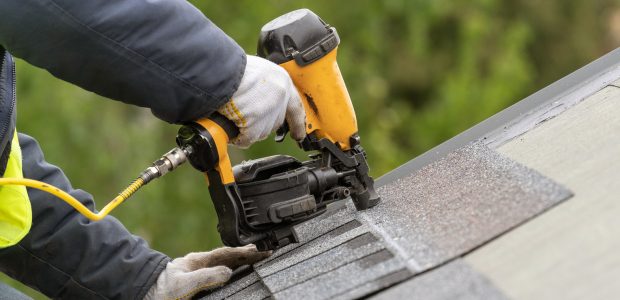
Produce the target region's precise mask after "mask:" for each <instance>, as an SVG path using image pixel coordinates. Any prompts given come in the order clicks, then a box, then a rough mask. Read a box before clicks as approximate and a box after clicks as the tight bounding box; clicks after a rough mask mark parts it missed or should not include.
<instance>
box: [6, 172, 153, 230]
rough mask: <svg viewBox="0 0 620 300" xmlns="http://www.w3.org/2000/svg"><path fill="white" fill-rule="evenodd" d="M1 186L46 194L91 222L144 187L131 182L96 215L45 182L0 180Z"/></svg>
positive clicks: (139, 182) (18, 179) (14, 179)
mask: <svg viewBox="0 0 620 300" xmlns="http://www.w3.org/2000/svg"><path fill="white" fill-rule="evenodd" d="M2 185H23V186H27V187H30V188H34V189H38V190H42V191H45V192H48V193H50V194H52V195H54V196H56V197H58V198H60V199H61V200H63V201H65V202H67V204H69V205H71V206H72V207H73V208H75V210H77V211H78V212H79V213H81V214H82V215H84V216H85V217H87V218H88V219H90V220H91V221H99V220H101V219H103V218H104V217H105V216H107V215H108V214H109V213H110V212H111V211H112V210H113V209H115V208H116V207H117V206H119V205H120V204H121V203H123V201H125V200H127V198H129V197H131V195H132V194H133V193H135V192H136V191H137V190H138V189H139V188H141V187H142V186H143V185H144V180H143V179H142V178H138V179H136V180H134V182H132V183H131V184H130V185H129V186H128V187H127V188H125V189H124V190H123V191H122V192H121V193H120V194H118V196H116V197H115V198H114V199H112V201H110V203H108V204H106V206H104V207H103V209H102V210H101V211H100V212H98V213H94V212H92V211H91V210H90V209H88V208H87V207H86V206H84V204H82V203H81V202H80V201H78V200H77V199H75V198H74V197H73V196H71V195H69V194H68V193H67V192H65V191H63V190H61V189H59V188H57V187H55V186H53V185H51V184H48V183H45V182H41V181H38V180H33V179H26V178H0V186H2Z"/></svg>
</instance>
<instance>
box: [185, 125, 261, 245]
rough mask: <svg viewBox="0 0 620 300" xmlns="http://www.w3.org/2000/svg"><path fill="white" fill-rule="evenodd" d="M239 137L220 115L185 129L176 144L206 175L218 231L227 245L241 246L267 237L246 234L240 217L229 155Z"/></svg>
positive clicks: (239, 202) (238, 199)
mask: <svg viewBox="0 0 620 300" xmlns="http://www.w3.org/2000/svg"><path fill="white" fill-rule="evenodd" d="M238 134H239V129H238V128H237V126H236V125H235V124H234V123H233V122H232V121H230V120H228V119H227V118H226V117H224V116H222V115H220V114H219V113H214V114H213V115H211V116H210V117H209V118H205V119H200V120H197V121H195V122H191V123H189V124H186V125H184V126H182V127H181V128H180V129H179V132H178V134H177V139H176V141H177V144H178V145H179V147H181V148H185V149H188V150H189V151H187V152H188V153H189V155H188V160H189V162H190V163H191V164H192V166H193V167H194V168H196V169H198V170H199V171H201V172H203V173H204V174H205V177H206V179H207V184H208V185H209V193H210V194H211V199H212V201H213V205H214V206H215V210H216V212H217V215H218V220H219V224H218V231H219V233H220V236H221V238H222V242H224V244H225V245H228V246H242V245H247V244H250V243H254V242H255V241H257V240H260V239H262V238H264V236H262V235H256V234H253V235H250V236H245V235H243V233H242V232H243V228H240V222H239V221H240V218H244V215H243V213H244V212H243V211H244V210H243V203H242V202H241V196H240V195H239V189H238V187H237V184H236V182H235V177H234V174H233V170H232V165H231V163H230V158H229V156H228V147H227V146H228V142H229V140H230V139H231V138H234V137H236V136H237V135H238Z"/></svg>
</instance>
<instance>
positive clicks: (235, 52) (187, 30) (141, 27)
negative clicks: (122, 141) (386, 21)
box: [0, 0, 305, 299]
mask: <svg viewBox="0 0 620 300" xmlns="http://www.w3.org/2000/svg"><path fill="white" fill-rule="evenodd" d="M0 15H1V17H0V46H1V48H0V58H1V66H0V67H1V69H0V153H1V157H0V174H3V176H4V177H21V176H23V177H26V178H31V179H35V180H40V181H44V182H47V183H50V184H52V185H55V186H57V187H59V188H61V189H62V190H64V191H66V192H68V193H69V194H71V195H72V196H74V197H75V198H77V199H79V200H80V201H81V202H82V203H84V204H85V205H86V206H87V207H89V208H90V209H91V210H92V209H94V202H93V199H92V196H91V195H89V194H88V193H86V192H84V191H82V190H77V189H73V188H72V187H71V184H70V182H69V180H68V179H67V178H66V177H65V175H64V174H63V172H62V171H61V170H60V169H59V168H58V167H56V166H53V165H51V164H49V163H47V162H46V161H45V160H44V158H43V154H42V151H41V149H40V148H39V145H38V144H37V142H36V141H35V140H34V139H33V138H32V137H29V136H27V135H24V134H17V133H16V132H17V131H16V128H15V120H16V109H15V100H16V99H15V73H14V65H13V59H12V57H11V55H14V56H16V57H19V58H22V59H24V60H26V61H27V62H29V63H30V64H33V65H35V66H38V67H40V68H43V69H46V70H47V71H49V72H50V73H51V74H53V75H54V76H56V77H58V78H60V79H63V80H66V81H68V82H71V83H74V84H76V85H78V86H80V87H82V88H84V89H87V90H89V91H92V92H95V93H97V94H99V95H102V96H105V97H108V98H110V99H115V100H119V101H122V102H125V103H128V104H133V105H138V106H143V107H148V108H150V109H151V111H152V112H153V114H154V115H155V116H156V117H158V118H160V119H162V120H164V121H166V122H169V123H174V124H181V123H184V122H189V121H192V120H197V119H199V118H203V117H206V116H209V115H210V114H211V113H213V112H215V111H219V112H220V113H221V114H223V115H225V116H227V117H228V118H229V119H231V120H232V121H233V122H235V124H236V125H237V126H238V127H239V129H240V135H239V137H237V138H236V139H234V140H233V141H232V142H233V143H234V144H236V145H238V146H241V147H248V146H249V145H251V144H252V143H254V142H256V141H258V140H261V139H264V138H266V137H267V136H268V135H269V134H270V133H271V132H272V131H274V130H275V129H276V128H278V127H279V126H280V125H282V124H283V123H284V122H285V121H287V122H288V124H289V127H290V130H291V135H292V137H293V138H295V139H298V140H299V139H302V138H303V137H304V135H305V131H304V120H305V115H304V111H303V108H302V104H301V102H300V99H299V95H298V93H297V92H296V90H295V88H294V86H293V84H292V81H291V79H290V78H289V76H288V74H287V73H286V71H284V69H282V68H280V67H279V66H277V65H275V64H273V63H271V62H269V61H266V60H264V59H262V58H258V57H255V56H249V55H247V56H246V55H245V54H244V52H243V50H242V49H241V48H240V47H239V46H238V45H237V44H236V43H235V42H234V41H233V40H232V39H231V38H229V37H228V36H227V35H226V34H225V33H224V32H222V31H221V30H220V29H219V28H217V27H216V26H215V25H214V24H213V23H211V22H210V21H209V20H208V19H207V18H205V17H204V16H203V15H202V13H201V12H200V11H199V10H197V9H196V8H195V7H193V6H192V5H191V4H189V3H188V2H186V1H185V0H161V1H158V0H123V1H120V0H116V1H113V0H88V1H73V0H2V1H0ZM5 49H6V50H5ZM231 99H232V100H231ZM50 105H53V103H50ZM49 121H50V122H53V121H58V122H68V121H70V120H51V119H50V120H49ZM0 247H1V249H0V270H1V271H2V272H4V273H6V274H8V275H9V276H11V277H13V278H15V279H17V280H19V281H21V282H23V283H25V284H26V285H29V286H31V287H33V288H35V289H37V290H39V291H41V292H42V293H44V294H45V295H47V296H49V297H52V298H66V299H108V298H111V299H143V298H148V299H177V298H189V297H191V296H192V295H194V294H195V293H197V292H198V291H200V290H202V289H207V288H210V287H213V286H217V285H221V284H223V283H224V282H226V281H227V280H228V279H229V278H230V276H231V273H232V270H231V269H234V268H236V267H238V266H240V265H244V264H251V263H253V262H256V261H257V260H260V259H262V258H264V257H265V256H266V255H267V254H266V253H261V252H258V251H257V250H256V248H255V247H253V246H246V247H240V248H220V249H216V250H214V251H211V252H206V253H191V254H188V255H187V256H185V257H183V258H178V259H175V260H171V259H170V258H168V257H167V256H166V255H164V254H162V253H160V252H157V251H155V250H152V249H150V248H149V247H148V245H147V243H146V242H145V241H144V240H142V239H140V238H139V237H136V236H134V235H131V234H130V233H129V232H128V231H127V230H126V229H125V228H124V227H123V225H122V224H121V223H120V222H119V221H118V220H117V219H115V218H113V217H110V216H108V217H106V218H105V219H103V220H101V221H99V222H91V221H89V220H87V219H86V218H85V217H83V216H81V215H80V214H79V213H77V212H76V211H75V210H73V208H71V207H70V206H69V205H67V204H66V203H64V202H62V201H59V200H58V199H55V198H54V196H52V195H50V194H47V193H44V192H41V191H38V190H26V188H24V187H22V186H3V187H1V188H0Z"/></svg>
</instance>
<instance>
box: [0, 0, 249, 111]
mask: <svg viewBox="0 0 620 300" xmlns="http://www.w3.org/2000/svg"><path fill="white" fill-rule="evenodd" d="M0 16H2V17H0V45H3V46H4V47H5V48H7V50H9V52H11V53H12V54H13V55H15V56H16V57H19V58H22V59H24V60H26V61H28V62H29V63H31V64H33V65H36V66H38V67H41V68H44V69H46V70H47V71H49V72H50V73H52V74H53V75H54V76H56V77H58V78H60V79H63V80H66V81H69V82H71V83H74V84H76V85H78V86H80V87H82V88H84V89H86V90H89V91H92V92H95V93H97V94H99V95H102V96H105V97H108V98H112V99H115V100H120V101H122V102H125V103H129V104H134V105H138V106H143V107H148V108H150V109H151V111H152V112H153V114H155V116H157V117H159V118H160V119H163V120H165V121H168V122H171V123H182V122H186V121H191V120H195V119H197V118H199V117H204V116H207V115H208V114H210V113H212V112H213V111H215V110H217V108H218V107H219V106H221V105H222V104H224V103H225V102H226V101H227V100H228V99H230V98H231V96H232V94H233V93H234V92H235V91H236V90H237V87H238V85H239V82H240V80H241V77H242V76H243V72H244V69H245V62H246V57H245V54H244V52H243V50H242V49H241V48H240V47H239V45H237V44H236V43H235V42H234V41H233V40H232V39H231V38H230V37H228V36H227V35H226V34H225V33H224V32H222V31H221V30H220V29H219V28H218V27H217V26H215V25H214V24H213V23H212V22H211V21H209V20H208V19H207V18H206V17H205V16H204V15H203V14H202V13H201V12H200V11H199V10H198V9H196V8H195V7H194V6H192V5H191V4H189V3H188V2H187V1H186V0H88V1H75V0H2V1H0Z"/></svg>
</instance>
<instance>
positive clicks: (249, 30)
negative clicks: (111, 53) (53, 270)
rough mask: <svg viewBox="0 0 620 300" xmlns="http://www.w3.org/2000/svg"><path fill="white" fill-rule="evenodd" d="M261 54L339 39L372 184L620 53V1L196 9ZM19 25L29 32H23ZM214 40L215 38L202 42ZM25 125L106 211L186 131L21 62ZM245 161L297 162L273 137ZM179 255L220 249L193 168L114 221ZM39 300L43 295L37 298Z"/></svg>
mask: <svg viewBox="0 0 620 300" xmlns="http://www.w3.org/2000/svg"><path fill="white" fill-rule="evenodd" d="M190 2H192V3H193V4H194V5H196V6H197V7H198V8H199V9H201V10H202V11H203V12H204V13H205V14H206V15H207V16H208V17H209V18H210V19H211V20H212V21H213V22H215V23H216V24H218V25H219V26H220V27H221V28H222V29H223V30H224V31H225V32H227V33H228V34H229V35H230V36H231V37H233V38H234V39H235V40H236V41H237V42H238V43H239V44H240V45H241V46H242V47H243V48H244V49H245V50H246V51H247V52H248V53H250V54H253V53H255V52H256V42H257V37H258V32H259V30H260V28H261V26H262V25H263V24H264V23H266V22H268V21H269V20H271V19H272V18H275V17H277V16H279V15H281V14H283V13H286V12H288V11H291V10H294V9H297V8H301V7H307V8H310V9H312V10H313V11H315V12H316V13H317V14H318V15H320V16H321V17H322V18H323V19H324V20H326V21H328V22H329V23H331V24H332V25H334V26H335V27H336V28H337V29H338V32H339V34H340V37H341V40H342V42H341V45H340V47H339V57H338V60H339V65H340V68H341V70H342V72H343V76H344V78H345V80H346V82H347V87H348V89H349V92H350V93H351V97H352V99H353V101H354V106H355V108H356V112H357V116H358V122H359V127H360V134H361V136H362V141H363V145H364V147H365V148H366V149H367V151H368V155H369V160H370V161H369V162H370V166H371V169H372V174H373V175H374V176H377V177H378V176H380V175H381V174H383V173H385V172H387V171H389V170H391V169H393V168H394V167H396V166H398V165H400V164H402V163H404V162H406V161H407V160H409V159H412V158H414V157H415V156H417V155H418V154H420V153H422V152H424V151H426V150H428V149H430V148H431V147H433V146H435V145H437V144H439V143H440V142H442V141H444V140H446V139H448V138H450V137H452V136H454V135H456V134H458V133H459V132H461V131H463V130H465V129H467V128H469V127H471V126H472V125H474V124H475V123H477V122H480V121H481V120H483V119H485V118H487V117H489V116H490V115H492V114H494V113H496V112H498V111H500V110H501V109H503V108H505V107H507V106H509V105H511V104H512V103H514V102H516V101H518V100H520V99H522V98H523V97H525V96H527V95H529V94H531V93H533V92H535V91H536V90H538V89H540V88H542V87H544V86H546V85H548V84H550V83H551V82H553V81H555V80H557V79H559V78H560V77H562V76H564V75H566V74H568V73H570V72H571V71H573V70H575V69H577V68H578V67H580V66H582V65H584V64H586V63H588V62H589V61H592V60H594V59H595V58H597V57H599V56H601V55H603V54H604V53H606V52H608V51H610V50H611V49H613V48H615V47H617V46H618V45H619V43H620V33H619V32H620V29H618V28H620V25H618V24H620V21H619V20H620V17H619V16H620V9H619V8H618V7H619V6H618V4H617V2H616V1H614V0H595V1H577V0H568V1H559V0H555V1H535V0H515V1H509V2H506V1H499V0H472V1H447V0H433V1H430V0H414V1H411V0H384V1H372V0H360V1H327V0H315V1H287V0H267V1H250V0H242V1H190ZM16 26H18V25H17V24H16ZM205 43H208V41H205ZM17 73H18V98H19V105H18V111H19V112H18V128H19V130H21V131H22V132H25V133H28V134H30V135H32V136H34V137H36V138H37V139H38V140H39V141H40V143H41V145H42V147H43V149H44V150H45V152H46V155H47V156H46V158H47V159H48V161H50V162H52V163H55V164H57V165H59V166H61V167H63V168H64V170H65V172H66V173H67V175H68V176H69V178H71V179H72V181H73V184H74V186H75V187H77V188H82V189H84V190H87V191H89V192H91V193H93V194H94V195H95V196H96V199H97V201H98V207H102V206H103V205H104V204H105V202H107V201H109V199H111V197H112V196H113V195H116V193H117V192H118V191H119V189H120V188H122V187H124V186H125V184H127V183H128V182H129V181H130V180H132V178H133V177H134V176H136V175H137V173H138V172H140V171H141V170H142V169H143V168H144V167H145V166H146V165H147V164H148V163H150V162H151V161H152V160H154V159H156V158H158V157H159V156H160V155H161V154H162V153H164V152H165V151H167V150H168V149H170V148H171V147H173V146H174V136H175V133H176V129H177V128H176V126H173V125H169V124H165V123H163V122H160V121H158V120H157V119H155V118H153V117H152V116H151V114H150V112H149V111H148V110H145V109H141V108H136V107H130V106H127V105H123V104H121V103H117V102H114V101H103V100H102V99H101V97H99V96H96V95H94V94H92V93H89V92H86V91H84V90H81V89H80V88H78V87H75V86H72V85H70V84H68V83H65V82H62V81H60V80H58V79H56V78H54V77H52V76H51V75H50V74H48V73H47V72H45V71H43V70H40V69H37V68H34V67H32V66H30V65H28V64H27V63H25V62H23V61H18V70H17ZM231 151H232V152H233V158H234V161H235V162H239V161H241V160H243V159H248V158H256V157H262V156H265V155H271V154H277V153H286V154H292V155H295V156H297V157H298V158H304V156H305V154H304V153H303V152H301V151H300V150H299V149H297V147H296V145H295V144H294V143H292V142H290V141H288V142H285V143H282V144H276V143H274V142H273V140H272V139H270V140H267V141H264V142H260V143H258V144H256V145H255V146H254V147H252V148H251V149H249V150H247V151H243V152H241V151H238V150H236V149H231ZM113 214H114V215H115V216H116V217H118V218H119V219H120V220H121V221H122V222H123V223H124V224H125V225H126V226H127V227H128V228H129V229H130V230H131V231H132V232H134V233H136V234H138V235H141V236H143V237H144V238H146V239H147V240H148V241H149V242H150V244H151V245H152V247H153V248H155V249H158V250H160V251H162V252H164V253H166V254H168V255H170V256H173V257H174V256H179V255H183V254H185V253H186V252H189V251H195V250H206V249H210V248H213V247H216V246H218V245H220V241H219V236H218V234H217V232H216V230H215V226H216V224H217V220H216V216H215V213H214V210H213V205H212V204H211V201H210V198H209V195H208V191H207V186H206V185H205V183H204V181H203V179H202V176H201V175H200V174H199V173H197V172H195V171H194V170H193V169H191V168H189V167H184V168H181V169H179V170H178V171H175V172H174V173H172V174H170V175H168V176H167V177H165V178H163V179H160V180H157V181H156V182H154V183H152V184H150V185H149V186H147V187H146V188H144V190H142V191H140V192H138V193H137V194H136V195H135V196H134V197H133V198H132V199H131V200H129V201H128V202H127V203H126V204H124V205H123V206H121V207H120V208H119V209H117V210H116V211H115V212H114V213H113ZM37 297H38V296H37Z"/></svg>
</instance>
